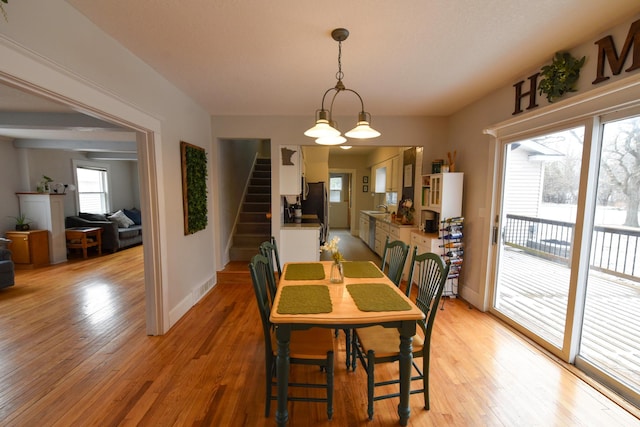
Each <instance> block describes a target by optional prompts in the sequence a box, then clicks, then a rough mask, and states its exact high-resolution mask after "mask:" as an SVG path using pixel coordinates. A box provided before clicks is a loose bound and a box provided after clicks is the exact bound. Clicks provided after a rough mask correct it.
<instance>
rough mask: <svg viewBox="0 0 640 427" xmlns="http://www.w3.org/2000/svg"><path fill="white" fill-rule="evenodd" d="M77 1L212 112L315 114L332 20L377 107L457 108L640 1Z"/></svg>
mask: <svg viewBox="0 0 640 427" xmlns="http://www.w3.org/2000/svg"><path fill="white" fill-rule="evenodd" d="M69 3H70V4H71V5H73V6H74V7H75V8H77V9H78V10H79V11H80V12H82V13H83V14H84V15H86V16H87V17H88V18H89V19H90V20H91V21H93V22H94V23H95V24H96V25H97V26H98V27H101V28H102V29H104V31H106V32H107V33H108V34H110V35H111V36H112V37H113V38H115V39H116V40H118V41H119V42H120V43H121V44H122V45H124V46H125V47H127V48H128V49H129V50H130V51H131V52H133V53H134V54H135V55H136V56H138V57H140V58H142V59H143V60H144V61H145V62H146V63H148V64H149V65H150V66H151V67H153V68H154V69H156V70H157V71H158V72H160V73H161V74H162V75H164V76H165V77H166V78H167V79H168V80H170V81H172V82H173V83H174V84H176V85H177V86H178V87H180V88H181V89H182V90H183V91H184V92H186V93H188V94H189V95H190V96H191V97H192V98H193V99H195V100H197V101H198V102H199V103H200V104H201V105H202V106H203V107H204V108H205V109H206V110H207V111H208V112H209V113H211V114H212V115H310V116H312V117H313V113H314V111H315V110H316V109H318V108H320V101H321V97H322V94H323V93H324V91H325V90H327V89H328V88H330V87H333V86H334V85H335V82H336V79H335V74H336V71H337V68H338V65H337V56H338V43H337V42H335V41H334V40H333V39H332V38H331V35H330V34H331V31H332V30H333V29H334V28H338V27H344V28H347V29H348V30H349V31H350V33H351V34H350V36H349V38H348V39H347V40H346V41H345V42H343V44H342V71H343V72H344V79H343V81H344V83H345V85H346V86H347V87H348V88H350V89H354V90H356V91H358V92H359V93H360V95H361V96H362V97H363V99H364V102H365V109H366V110H367V111H368V112H370V113H371V114H372V115H373V117H374V118H375V116H376V115H385V116H386V115H391V116H394V115H403V116H404V115H410V116H411V115H419V116H423V115H429V116H448V115H450V114H452V113H454V112H455V111H457V110H459V109H460V108H462V107H464V106H465V105H467V104H469V103H470V102H472V101H475V100H477V99H479V98H480V97H482V96H484V95H486V94H487V93H489V92H491V91H493V90H495V89H496V88H498V87H504V86H505V85H508V84H511V83H512V82H514V79H516V78H519V77H522V75H523V73H528V72H530V71H531V70H532V69H535V68H536V67H538V66H540V65H542V64H544V63H546V62H549V61H550V60H551V58H552V57H553V54H554V53H555V52H556V51H561V50H566V49H569V48H572V47H574V46H576V45H578V44H580V43H582V42H584V41H585V40H588V38H589V37H591V36H594V35H597V34H599V33H601V32H603V31H606V30H607V29H609V28H611V26H612V23H616V24H617V23H618V22H619V21H621V20H623V19H626V18H629V17H630V16H632V14H633V13H636V12H640V2H638V1H637V0H535V1H531V0H400V1H390V0H349V1H345V0H324V1H315V2H311V1H304V0H271V1H265V0H242V1H240V0H215V1H214V0H190V1H188V2H176V1H169V0H135V1H131V0H69ZM341 97H345V98H350V97H348V96H347V95H346V94H342V95H341ZM339 102H340V103H341V104H340V105H336V109H338V108H340V109H341V110H342V108H343V104H342V103H343V102H346V101H343V100H342V99H339ZM345 105H346V104H345ZM344 111H345V112H347V111H349V113H348V114H351V113H350V110H347V109H346V107H345V109H344ZM356 111H357V110H356ZM334 113H335V111H334ZM354 114H355V113H354ZM339 115H340V114H339Z"/></svg>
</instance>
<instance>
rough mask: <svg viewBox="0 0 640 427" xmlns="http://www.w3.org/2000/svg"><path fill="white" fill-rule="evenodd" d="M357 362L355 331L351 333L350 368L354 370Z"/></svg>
mask: <svg viewBox="0 0 640 427" xmlns="http://www.w3.org/2000/svg"><path fill="white" fill-rule="evenodd" d="M357 362H358V337H357V336H356V334H355V332H353V330H352V333H351V370H352V371H354V372H355V370H356V366H357Z"/></svg>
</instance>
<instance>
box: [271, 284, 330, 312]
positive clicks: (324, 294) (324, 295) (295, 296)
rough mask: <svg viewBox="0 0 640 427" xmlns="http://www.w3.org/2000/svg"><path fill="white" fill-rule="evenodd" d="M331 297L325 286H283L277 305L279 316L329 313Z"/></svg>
mask: <svg viewBox="0 0 640 427" xmlns="http://www.w3.org/2000/svg"><path fill="white" fill-rule="evenodd" d="M332 310H333V306H332V305H331V296H330V295H329V288H328V287H327V286H326V285H290V286H284V287H283V288H282V291H281V293H280V302H279V303H278V313H279V314H318V313H331V311H332Z"/></svg>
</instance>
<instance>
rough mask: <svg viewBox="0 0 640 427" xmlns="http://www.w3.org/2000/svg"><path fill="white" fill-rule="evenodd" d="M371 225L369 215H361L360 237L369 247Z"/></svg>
mask: <svg viewBox="0 0 640 427" xmlns="http://www.w3.org/2000/svg"><path fill="white" fill-rule="evenodd" d="M369 224H370V220H369V215H367V214H365V213H361V214H360V224H359V229H358V236H360V239H361V240H362V241H363V242H365V243H366V244H367V245H369Z"/></svg>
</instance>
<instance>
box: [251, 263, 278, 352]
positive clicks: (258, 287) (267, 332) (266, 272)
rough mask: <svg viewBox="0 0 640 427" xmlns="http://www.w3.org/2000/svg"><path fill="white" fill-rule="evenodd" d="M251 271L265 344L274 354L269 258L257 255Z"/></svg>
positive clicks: (271, 272) (268, 350)
mask: <svg viewBox="0 0 640 427" xmlns="http://www.w3.org/2000/svg"><path fill="white" fill-rule="evenodd" d="M249 272H250V273H251V281H252V282H253V290H254V293H255V295H256V301H257V302H258V309H259V310H260V319H261V320H262V330H263V332H264V339H265V346H266V351H267V354H272V348H271V322H270V321H269V316H270V315H271V303H270V300H271V301H273V299H272V298H270V297H269V295H268V291H267V283H268V281H269V276H273V270H271V267H270V266H269V260H268V259H267V258H266V257H265V256H263V255H255V256H254V257H253V258H251V262H250V263H249Z"/></svg>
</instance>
